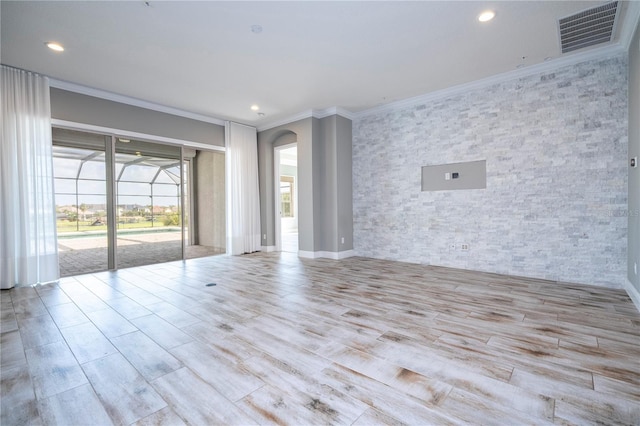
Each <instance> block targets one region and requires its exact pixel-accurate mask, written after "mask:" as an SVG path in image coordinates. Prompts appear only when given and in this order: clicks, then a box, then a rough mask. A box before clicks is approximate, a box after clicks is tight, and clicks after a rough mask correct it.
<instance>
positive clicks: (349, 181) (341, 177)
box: [335, 115, 353, 251]
mask: <svg viewBox="0 0 640 426" xmlns="http://www.w3.org/2000/svg"><path fill="white" fill-rule="evenodd" d="M336 133H337V137H336V144H337V147H336V164H337V176H338V178H337V188H336V194H337V200H338V201H337V207H338V211H337V216H338V228H337V231H338V232H337V235H336V237H335V242H336V244H337V251H345V250H352V249H353V142H352V141H353V134H352V133H353V132H352V122H351V120H349V119H347V118H344V117H342V116H340V115H338V116H336ZM342 238H344V243H343V242H342Z"/></svg>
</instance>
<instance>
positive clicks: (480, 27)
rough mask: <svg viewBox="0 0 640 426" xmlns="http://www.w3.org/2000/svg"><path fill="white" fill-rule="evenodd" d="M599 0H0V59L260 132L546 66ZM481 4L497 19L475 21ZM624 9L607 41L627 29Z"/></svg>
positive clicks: (629, 26) (629, 21)
mask: <svg viewBox="0 0 640 426" xmlns="http://www.w3.org/2000/svg"><path fill="white" fill-rule="evenodd" d="M603 3H605V2H602V1H596V2H590V1H534V2H524V1H493V0H487V1H473V2H463V1H460V2H419V1H417V2H399V1H394V2H386V1H377V2H364V1H359V2H302V1H299V2H268V1H261V2H209V1H197V2H187V1H153V0H152V1H150V3H149V6H147V5H145V3H144V2H143V1H128V2H117V1H107V2H103V1H61V2H56V1H45V2H39V1H38V2H36V1H19V2H12V1H4V0H3V1H2V2H1V8H2V9H1V20H2V22H1V23H2V28H1V37H2V40H1V42H2V45H1V49H2V50H1V51H0V53H1V62H2V63H3V64H6V65H10V66H14V67H18V68H23V69H27V70H31V71H35V72H39V73H42V74H46V75H48V76H50V77H52V78H54V79H56V80H61V81H67V82H72V83H75V84H78V85H82V86H87V87H89V88H95V89H99V90H103V91H106V92H111V93H115V94H120V95H125V96H128V97H131V98H136V99H140V100H144V101H148V102H152V103H155V104H158V105H164V106H169V107H173V108H177V109H181V110H184V111H187V112H192V113H196V114H201V115H204V116H208V117H214V118H220V119H232V120H235V121H240V122H244V123H248V124H253V125H257V126H260V125H264V123H266V122H270V121H274V120H279V119H282V118H285V117H289V116H292V115H295V114H297V113H300V112H302V111H305V110H310V109H326V108H330V107H340V108H344V109H346V110H348V111H351V112H358V111H362V110H366V109H369V108H372V107H375V106H378V105H381V104H385V103H389V102H393V101H396V100H399V99H405V98H409V97H413V96H417V95H421V94H425V93H429V92H433V91H437V90H442V89H444V88H448V87H452V86H457V85H460V84H464V83H468V82H472V81H476V80H480V79H484V78H488V77H490V76H494V75H496V74H501V73H505V72H509V71H513V70H514V69H515V68H516V67H517V66H518V65H520V64H524V66H525V67H530V66H535V65H537V64H541V63H542V62H543V61H544V60H545V58H549V57H550V58H553V59H552V61H553V60H558V59H559V58H561V56H562V55H561V54H560V47H559V40H558V29H557V20H558V19H559V18H561V17H564V16H567V15H570V14H572V13H575V12H578V11H581V10H584V9H586V8H590V7H593V6H596V5H599V4H603ZM635 6H636V5H634V6H633V7H632V8H631V9H632V10H633V8H635ZM486 9H493V10H494V11H495V12H496V17H495V19H494V20H492V21H490V22H488V23H484V24H482V23H480V22H478V21H477V16H478V14H479V13H480V12H482V11H483V10H486ZM627 9H628V4H624V5H623V9H622V13H621V15H620V19H619V20H618V22H619V25H618V31H617V32H616V38H615V39H614V42H613V43H612V46H616V44H617V43H618V40H619V39H620V34H621V33H626V34H629V33H630V31H632V29H633V27H634V26H635V25H636V20H635V18H636V17H637V16H636V17H634V16H630V14H628V13H626V12H627ZM634 13H635V12H634ZM627 15H629V16H627ZM255 24H258V25H261V26H262V27H263V31H262V32H261V33H260V34H255V33H253V32H252V31H251V26H252V25H255ZM50 40H55V41H58V42H60V43H62V44H63V45H64V46H65V49H66V50H65V51H64V52H63V53H54V52H53V51H50V50H49V49H47V48H46V47H45V45H44V42H45V41H50ZM573 54H575V53H573ZM569 55H571V54H569ZM564 56H565V57H566V56H568V55H564ZM523 57H524V59H523ZM252 104H258V105H260V108H261V110H260V112H262V113H264V114H266V116H265V117H262V118H261V117H259V116H258V115H257V113H256V112H254V111H251V110H250V109H249V107H250V106H251V105H252Z"/></svg>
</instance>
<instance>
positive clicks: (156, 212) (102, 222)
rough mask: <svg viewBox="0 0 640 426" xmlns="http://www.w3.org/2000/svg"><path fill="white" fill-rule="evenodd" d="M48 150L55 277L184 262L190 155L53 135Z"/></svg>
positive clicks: (108, 138) (73, 134) (108, 139)
mask: <svg viewBox="0 0 640 426" xmlns="http://www.w3.org/2000/svg"><path fill="white" fill-rule="evenodd" d="M53 144H54V146H53V153H54V176H55V197H56V212H57V215H58V217H57V230H58V240H59V252H60V269H61V275H62V276H69V275H77V274H83V273H90V272H96V271H103V270H107V269H119V268H126V267H130V266H141V265H148V264H153V263H160V262H169V261H174V260H180V259H184V258H185V246H186V245H187V244H188V243H189V242H188V240H187V232H186V231H187V230H186V223H187V220H188V216H189V214H188V209H187V208H185V206H189V205H190V203H189V200H188V195H189V194H190V191H189V186H188V185H189V183H190V181H189V180H188V179H186V177H187V176H189V170H190V169H189V167H188V165H189V164H190V158H192V157H194V156H195V151H193V152H191V151H192V150H188V149H185V148H182V147H179V146H172V145H163V144H157V143H151V142H145V141H136V140H129V139H124V138H117V137H115V136H112V135H96V134H92V133H85V132H79V131H73V130H65V129H55V128H54V129H53ZM184 151H188V152H189V154H190V156H189V158H187V159H185V158H184Z"/></svg>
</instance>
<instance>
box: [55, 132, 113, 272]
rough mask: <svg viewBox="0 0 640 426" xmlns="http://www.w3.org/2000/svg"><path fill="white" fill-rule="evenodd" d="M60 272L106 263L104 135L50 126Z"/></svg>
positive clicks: (88, 269) (104, 266)
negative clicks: (51, 130)
mask: <svg viewBox="0 0 640 426" xmlns="http://www.w3.org/2000/svg"><path fill="white" fill-rule="evenodd" d="M52 135H53V172H54V188H55V202H56V216H57V217H56V228H57V233H58V250H59V255H60V274H61V276H63V277H65V276H71V275H78V274H86V273H90V272H97V271H104V270H106V269H108V267H109V264H108V246H109V241H108V233H107V191H106V189H107V179H106V176H107V174H106V167H107V165H106V162H105V149H106V140H107V139H106V138H107V137H106V136H104V135H95V134H91V133H84V132H77V131H70V130H62V129H53V132H52Z"/></svg>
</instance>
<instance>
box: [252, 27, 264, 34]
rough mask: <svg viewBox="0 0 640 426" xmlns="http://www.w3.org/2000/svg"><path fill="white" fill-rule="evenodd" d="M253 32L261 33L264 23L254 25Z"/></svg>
mask: <svg viewBox="0 0 640 426" xmlns="http://www.w3.org/2000/svg"><path fill="white" fill-rule="evenodd" d="M251 32H252V33H254V34H260V33H261V32H262V25H252V26H251Z"/></svg>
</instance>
